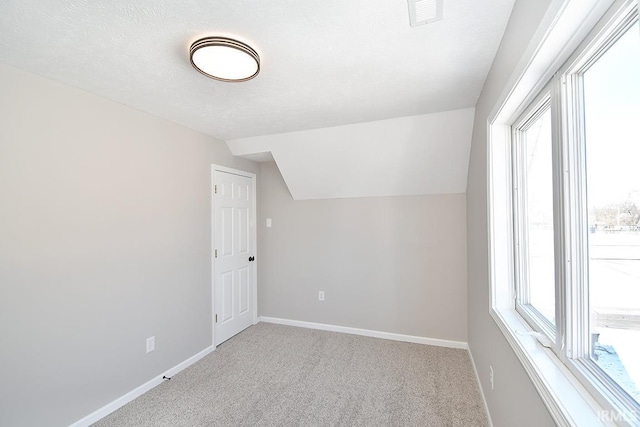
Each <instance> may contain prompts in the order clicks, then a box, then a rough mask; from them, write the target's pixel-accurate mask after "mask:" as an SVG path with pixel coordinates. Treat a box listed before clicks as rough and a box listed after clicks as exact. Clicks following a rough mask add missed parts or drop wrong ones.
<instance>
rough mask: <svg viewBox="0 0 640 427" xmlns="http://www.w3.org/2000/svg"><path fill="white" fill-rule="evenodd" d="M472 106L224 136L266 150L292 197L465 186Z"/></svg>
mask: <svg viewBox="0 0 640 427" xmlns="http://www.w3.org/2000/svg"><path fill="white" fill-rule="evenodd" d="M474 111H475V110H474V109H473V108H467V109H463V110H455V111H447V112H443V113H434V114H425V115H420V116H411V117H402V118H398V119H389V120H381V121H376V122H369V123H359V124H354V125H346V126H338V127H330V128H324V129H315V130H309V131H301V132H291V133H284V134H278V135H269V136H258V137H252V138H243V139H236V140H231V141H227V145H228V146H229V148H230V149H231V152H232V153H233V154H234V155H237V156H253V155H256V154H261V153H270V154H271V155H272V156H273V158H274V159H275V161H276V162H277V164H278V168H279V169H280V172H281V173H282V176H283V177H284V180H285V182H286V183H287V186H288V187H289V191H290V192H291V195H292V196H293V198H294V199H296V200H304V199H326V198H343V197H374V196H397V195H418V194H445V193H464V192H465V191H466V184H467V166H468V163H469V148H470V144H471V132H472V128H473V114H474Z"/></svg>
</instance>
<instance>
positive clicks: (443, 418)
mask: <svg viewBox="0 0 640 427" xmlns="http://www.w3.org/2000/svg"><path fill="white" fill-rule="evenodd" d="M95 425H97V426H171V427H174V426H236V425H242V426H303V425H304V426H465V427H467V426H487V425H488V421H487V416H486V413H485V411H484V406H483V403H482V398H481V396H480V392H479V390H478V386H477V383H476V380H475V375H474V373H473V368H472V367H471V362H470V360H469V356H468V354H467V352H466V351H464V350H455V349H450V348H442V347H432V346H427V345H420V344H410V343H403V342H396V341H387V340H382V339H376V338H367V337H361V336H356V335H347V334H340V333H335V332H324V331H316V330H310V329H302V328H294V327H290V326H280V325H272V324H266V323H259V324H257V325H255V326H252V327H250V328H249V329H247V330H246V331H244V332H242V333H241V334H239V335H237V336H235V337H234V338H231V339H230V340H229V341H227V342H226V343H224V344H223V345H221V346H219V347H218V348H217V349H216V351H215V352H213V353H211V354H210V355H208V356H207V357H205V358H203V359H202V360H200V361H199V362H198V363H196V364H194V365H193V366H191V367H189V368H188V369H185V370H184V371H182V372H180V373H179V374H176V375H175V376H174V377H173V378H172V379H171V380H170V381H165V382H164V383H162V384H161V385H159V386H158V387H156V388H154V389H153V390H151V391H149V392H148V393H146V394H144V395H142V396H140V397H139V398H137V399H136V400H134V401H132V402H131V403H129V404H127V405H125V406H123V407H122V408H120V409H119V410H118V411H116V412H114V413H112V414H111V415H109V416H107V417H106V418H104V419H102V420H101V421H99V422H98V423H96V424H95Z"/></svg>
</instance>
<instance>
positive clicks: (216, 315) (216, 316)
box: [216, 314, 218, 323]
mask: <svg viewBox="0 0 640 427" xmlns="http://www.w3.org/2000/svg"><path fill="white" fill-rule="evenodd" d="M216 323H218V315H217V314H216Z"/></svg>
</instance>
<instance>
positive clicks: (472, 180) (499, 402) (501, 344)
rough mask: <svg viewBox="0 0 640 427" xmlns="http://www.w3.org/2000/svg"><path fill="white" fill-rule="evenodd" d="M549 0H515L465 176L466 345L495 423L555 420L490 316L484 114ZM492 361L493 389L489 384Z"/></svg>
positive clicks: (483, 101) (540, 423)
mask: <svg viewBox="0 0 640 427" xmlns="http://www.w3.org/2000/svg"><path fill="white" fill-rule="evenodd" d="M550 3H551V0H539V1H538V0H537V1H533V0H517V1H516V4H515V6H514V9H513V12H512V14H511V18H510V20H509V24H508V26H507V30H506V32H505V35H504V38H503V40H502V44H501V45H500V49H499V50H498V54H497V56H496V59H495V61H494V63H493V66H492V68H491V71H490V72H489V76H488V78H487V81H486V83H485V86H484V88H483V91H482V95H481V96H480V99H479V100H478V104H477V106H476V116H475V121H474V130H473V139H472V144H471V156H470V162H469V175H468V181H467V244H468V250H467V251H468V269H469V309H468V310H469V346H470V348H471V351H472V354H473V357H474V361H475V363H476V367H477V369H478V372H479V375H480V380H481V383H482V388H483V390H484V393H485V397H486V400H487V403H488V405H489V412H490V413H491V417H492V419H493V424H494V426H496V427H503V426H504V427H510V426H516V425H517V426H520V427H525V426H535V427H541V426H552V425H555V424H554V422H553V420H552V419H551V416H550V415H549V413H548V411H547V409H546V407H545V406H544V404H543V402H542V400H541V399H540V397H539V395H538V394H537V392H536V390H535V388H534V386H533V384H532V383H531V381H530V379H529V377H528V376H527V374H526V373H525V371H524V368H523V367H522V365H521V364H520V362H519V361H518V359H517V357H516V355H515V354H514V352H513V351H512V349H511V347H510V346H509V344H508V343H507V342H506V339H505V337H504V335H502V332H500V330H499V329H498V327H497V325H496V323H495V322H494V320H493V319H492V317H491V316H490V315H489V277H488V258H487V256H488V241H487V163H486V162H487V119H488V117H489V114H490V112H491V110H492V109H493V108H494V105H495V103H496V102H497V99H498V98H499V96H500V94H501V93H502V91H503V90H504V89H505V85H506V83H507V81H508V80H509V78H510V77H511V74H512V73H513V71H514V69H515V67H516V65H517V63H518V61H519V60H520V57H521V55H522V54H523V52H524V51H525V49H526V47H527V45H528V44H529V41H530V40H531V37H532V35H533V34H534V32H535V31H536V29H537V28H538V26H539V24H540V22H541V20H542V17H543V15H544V14H545V12H546V10H547V7H548V6H549V4H550ZM489 365H491V366H493V369H494V379H495V389H494V390H492V389H491V385H490V383H489Z"/></svg>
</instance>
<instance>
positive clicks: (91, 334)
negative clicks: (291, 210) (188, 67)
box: [0, 65, 257, 426]
mask: <svg viewBox="0 0 640 427" xmlns="http://www.w3.org/2000/svg"><path fill="white" fill-rule="evenodd" d="M211 163H218V164H222V165H227V166H230V167H236V168H240V169H245V170H248V171H257V169H256V167H257V165H256V164H255V163H253V162H250V161H242V160H238V159H235V158H233V157H232V156H231V155H230V153H229V152H228V150H227V148H226V145H225V144H224V143H222V142H220V141H217V140H215V139H213V138H211V137H208V136H206V135H203V134H200V133H197V132H195V131H192V130H189V129H186V128H184V127H181V126H179V125H176V124H173V123H170V122H167V121H164V120H161V119H158V118H155V117H152V116H150V115H148V114H145V113H141V112H139V111H136V110H133V109H131V108H128V107H124V106H122V105H119V104H116V103H114V102H111V101H108V100H105V99H102V98H99V97H96V96H94V95H90V94H88V93H85V92H82V91H80V90H77V89H74V88H71V87H69V86H65V85H61V84H58V83H55V82H52V81H50V80H46V79H43V78H40V77H37V76H34V75H31V74H28V73H24V72H22V71H18V70H16V69H13V68H10V67H6V66H2V65H0V337H1V341H0V346H1V349H0V366H2V368H3V369H2V386H1V387H0V425H3V426H21V425H47V426H58V425H68V424H70V423H72V422H75V421H77V420H79V419H80V418H82V417H84V416H86V415H88V414H89V413H91V412H92V411H94V410H96V409H98V408H100V407H101V406H103V405H105V404H107V403H109V402H111V401H112V400H114V399H116V398H118V397H120V396H122V395H123V394H125V393H126V392H129V391H131V390H132V389H133V388H135V387H137V386H139V385H141V384H143V383H144V382H146V381H148V380H149V379H151V378H152V377H154V376H156V375H158V374H161V373H162V372H164V371H165V370H166V369H168V368H171V367H173V366H174V365H176V364H177V363H179V362H182V361H184V360H185V359H187V358H189V357H190V356H193V355H194V354H196V353H198V352H199V351H201V350H203V349H205V348H206V347H208V346H210V345H211V320H210V315H211V273H210V251H211V249H210V229H211V228H210V188H209V184H210V164H211ZM152 335H155V337H156V350H155V351H154V352H152V353H150V354H145V339H146V338H147V337H149V336H152Z"/></svg>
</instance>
